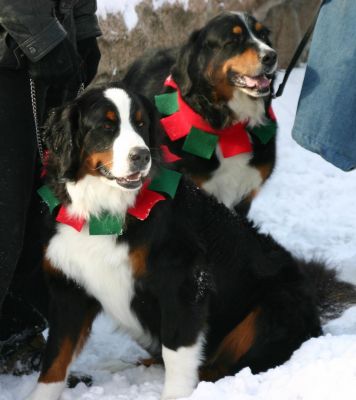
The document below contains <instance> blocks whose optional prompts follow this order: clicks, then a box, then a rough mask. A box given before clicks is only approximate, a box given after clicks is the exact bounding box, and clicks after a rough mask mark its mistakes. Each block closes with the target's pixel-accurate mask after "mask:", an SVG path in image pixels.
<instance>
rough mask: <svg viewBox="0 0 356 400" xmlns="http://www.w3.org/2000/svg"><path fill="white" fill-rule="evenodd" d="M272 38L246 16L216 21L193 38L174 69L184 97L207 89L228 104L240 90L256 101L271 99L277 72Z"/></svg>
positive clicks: (225, 15) (222, 16)
mask: <svg viewBox="0 0 356 400" xmlns="http://www.w3.org/2000/svg"><path fill="white" fill-rule="evenodd" d="M268 34H269V31H268V29H267V28H266V27H264V26H263V25H262V24H261V23H260V22H257V21H256V20H255V19H254V18H253V17H252V16H250V15H248V14H245V13H237V12H224V13H222V14H220V15H218V16H217V17H215V18H213V19H212V20H211V21H210V22H208V24H207V25H206V26H205V27H203V28H202V29H200V30H198V31H196V32H194V33H193V34H192V35H191V36H190V39H189V40H188V42H187V43H186V45H185V46H183V48H182V51H181V52H180V55H179V57H178V62H177V63H176V65H175V67H174V69H173V76H174V78H175V80H176V81H177V83H178V84H179V86H180V88H181V90H182V93H183V95H188V93H189V92H190V90H191V89H192V87H193V86H199V85H200V87H203V86H204V85H205V87H206V88H210V90H211V97H212V99H213V100H215V101H217V102H218V101H225V102H228V101H229V100H231V99H232V97H233V95H234V92H235V91H236V90H238V91H241V92H243V93H245V94H247V95H248V96H250V97H252V98H260V97H264V96H268V95H269V94H270V85H271V79H272V76H273V74H274V72H275V71H276V68H277V54H276V52H275V50H274V49H273V48H272V47H271V43H270V42H269V38H268Z"/></svg>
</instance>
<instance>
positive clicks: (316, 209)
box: [0, 69, 356, 400]
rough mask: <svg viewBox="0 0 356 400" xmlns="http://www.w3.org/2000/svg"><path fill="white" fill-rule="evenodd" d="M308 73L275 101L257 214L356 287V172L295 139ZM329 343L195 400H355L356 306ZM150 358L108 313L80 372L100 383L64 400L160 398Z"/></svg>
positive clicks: (19, 393)
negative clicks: (267, 173)
mask: <svg viewBox="0 0 356 400" xmlns="http://www.w3.org/2000/svg"><path fill="white" fill-rule="evenodd" d="M303 73H304V70H303V69H297V70H295V71H294V72H293V74H292V75H291V78H290V81H289V83H288V85H287V87H286V90H285V94H284V95H283V97H282V98H280V99H278V100H275V102H274V109H275V112H276V114H277V117H278V120H279V124H280V130H279V135H278V162H277V167H276V170H275V172H274V174H273V176H272V178H271V179H270V180H269V181H268V183H267V184H266V185H265V187H264V189H263V190H262V192H261V194H260V196H259V197H258V198H257V200H256V201H255V202H254V204H253V207H252V209H251V213H250V216H251V217H252V218H253V219H254V220H255V221H256V222H257V223H258V224H259V225H260V226H261V228H262V229H263V231H266V232H270V233H272V234H273V236H274V237H275V238H276V239H277V240H278V241H279V242H280V243H282V244H283V245H285V246H286V247H287V248H288V249H290V250H291V251H293V252H294V253H295V254H297V255H299V256H303V257H305V258H307V259H310V258H312V257H319V258H320V257H322V258H323V259H325V260H327V261H328V262H329V263H330V264H331V265H332V266H336V267H337V268H339V269H340V273H341V274H342V276H344V277H345V278H346V279H348V280H350V281H353V282H356V234H355V232H356V212H355V205H354V204H355V203H354V202H355V198H356V172H349V173H344V172H341V171H339V170H337V169H336V168H335V167H333V166H332V165H330V164H328V163H327V162H325V161H323V160H322V159H321V158H320V157H319V156H317V155H315V154H312V153H310V152H307V151H306V150H304V149H302V148H301V147H299V146H298V145H297V144H296V143H294V142H293V140H292V139H291V127H292V124H293V119H294V114H295V109H296V104H297V99H298V96H299V91H300V87H301V82H302V79H303ZM324 331H325V336H322V337H319V338H314V339H311V340H309V341H307V342H306V343H304V344H303V345H302V346H301V348H300V349H298V350H297V351H296V352H295V353H294V355H293V357H292V358H291V359H290V360H289V361H288V362H286V363H285V364H283V365H281V366H279V367H277V368H274V369H271V370H269V371H267V372H265V373H261V374H258V375H252V374H251V371H250V370H249V369H248V368H245V369H244V370H242V371H240V372H239V373H238V374H236V376H233V377H226V378H224V379H222V380H220V381H218V382H217V383H215V384H212V383H206V382H202V383H200V384H199V386H198V387H197V389H196V390H195V392H194V393H193V394H192V395H191V397H189V399H191V400H232V399H234V400H235V399H239V400H269V399H270V400H272V399H273V400H335V399H338V400H355V399H356V307H352V308H350V309H349V310H347V311H346V312H345V313H344V314H343V315H342V316H341V317H340V318H339V319H337V320H334V321H330V322H329V323H328V324H327V325H326V326H325V327H324ZM145 356H147V354H146V353H145V352H144V351H143V350H142V349H141V348H140V347H139V346H138V345H137V344H135V343H134V342H132V341H131V340H130V338H129V337H128V336H126V335H125V334H122V333H120V331H118V330H116V328H115V325H114V324H113V322H112V321H111V320H109V319H108V318H107V317H106V316H100V317H99V318H98V319H97V321H96V323H95V325H94V329H93V333H92V335H91V338H90V339H89V342H88V344H87V346H86V347H85V349H84V350H83V352H82V354H81V356H80V357H79V359H78V360H77V361H76V362H75V364H74V366H73V368H72V369H73V370H76V371H79V372H82V373H89V374H91V375H92V376H93V378H94V383H93V386H92V387H90V388H88V387H86V386H85V385H84V384H83V383H80V384H79V385H77V386H76V387H75V388H74V389H66V390H65V391H64V393H63V395H62V397H61V400H158V399H159V398H160V393H161V390H162V386H163V378H164V371H163V368H162V367H161V366H151V367H149V368H146V367H144V366H137V365H136V362H137V360H139V359H140V358H144V357H145ZM36 378H37V374H32V375H30V376H23V377H13V376H5V375H0V400H23V399H25V398H26V395H27V394H28V393H29V392H30V391H31V389H32V388H33V386H34V385H35V383H36Z"/></svg>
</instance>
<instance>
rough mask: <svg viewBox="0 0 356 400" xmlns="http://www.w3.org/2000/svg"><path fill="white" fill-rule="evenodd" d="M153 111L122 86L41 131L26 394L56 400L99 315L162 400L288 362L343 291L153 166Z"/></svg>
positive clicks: (156, 158)
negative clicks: (43, 313)
mask: <svg viewBox="0 0 356 400" xmlns="http://www.w3.org/2000/svg"><path fill="white" fill-rule="evenodd" d="M160 130H161V128H160V122H159V116H158V114H157V113H156V110H155V108H154V106H153V105H151V103H150V102H149V101H148V100H147V99H145V98H144V97H142V96H141V95H137V94H134V93H132V92H131V91H129V90H127V89H125V88H124V86H122V85H120V84H115V85H113V84H111V85H106V86H98V87H95V88H94V87H93V88H91V89H89V90H87V91H86V92H84V93H83V94H82V95H81V96H80V97H78V98H77V99H76V100H74V101H73V102H72V103H70V104H68V105H66V106H63V107H61V108H59V109H56V110H54V111H53V112H52V113H51V115H50V117H49V120H48V122H47V124H46V126H45V130H44V139H45V142H46V145H47V147H48V152H49V153H48V160H47V172H46V184H45V186H43V187H41V188H40V190H39V193H40V195H41V196H42V198H43V199H44V201H45V202H46V203H47V205H48V224H47V225H48V232H47V234H48V240H47V244H46V246H45V255H44V262H43V268H44V271H45V273H46V275H47V278H48V282H49V286H50V291H51V307H50V310H51V311H50V313H51V316H50V321H49V322H50V328H49V336H48V342H47V348H46V351H45V355H44V359H43V366H42V372H41V374H40V377H39V382H38V385H37V387H36V388H35V390H34V392H33V393H32V394H31V396H30V399H31V400H56V399H58V398H59V397H60V395H61V392H62V390H63V388H64V387H65V382H66V377H67V375H68V370H69V366H70V364H71V362H72V361H73V360H74V359H75V357H76V356H77V355H78V354H79V352H80V351H81V349H82V347H83V346H84V344H85V341H86V339H87V337H88V335H89V333H90V329H91V325H92V323H93V320H94V319H95V317H96V316H97V314H98V313H99V312H100V311H101V310H103V311H105V312H106V313H108V314H109V315H110V316H111V317H112V318H113V319H114V320H116V321H117V324H118V326H119V327H120V328H121V329H122V330H124V331H126V332H128V333H129V334H130V335H131V336H132V337H133V338H134V339H135V340H136V341H137V342H138V343H139V344H140V345H141V346H143V347H144V348H145V349H147V350H148V351H149V352H150V353H151V354H152V356H153V357H156V358H157V359H159V358H161V359H162V360H163V362H164V366H165V382H164V389H163V395H162V398H163V399H165V400H166V399H176V398H179V397H185V396H189V395H190V394H191V392H192V391H193V389H194V388H195V386H196V385H197V382H198V380H199V379H203V380H211V381H215V380H217V379H219V378H221V377H223V376H225V375H227V374H234V373H236V372H237V371H239V370H240V369H241V368H244V367H249V368H251V370H252V371H253V372H254V373H257V372H259V371H264V370H266V369H268V368H271V367H274V366H276V365H278V364H281V363H283V362H284V361H286V360H287V359H288V358H289V357H290V356H291V354H292V353H293V351H294V350H296V349H297V348H298V347H299V346H300V345H301V344H302V343H303V341H305V340H307V339H309V338H310V337H314V336H317V335H320V334H321V327H320V318H321V315H324V314H325V313H326V312H328V311H330V309H331V311H335V309H338V308H339V307H338V306H341V303H342V305H343V306H344V305H345V303H347V302H348V301H352V300H353V301H354V300H355V290H354V287H353V286H351V285H349V284H347V283H342V282H339V281H338V280H337V279H336V278H335V273H334V272H332V271H328V270H326V269H325V268H324V267H323V266H322V265H321V264H318V263H309V264H307V263H304V262H302V261H299V260H296V259H295V258H294V257H293V256H292V255H291V254H290V253H289V252H288V251H287V250H285V249H284V248H283V247H281V246H280V245H278V244H277V243H276V242H275V241H274V240H273V239H272V238H271V237H270V236H266V235H263V234H261V233H259V232H258V230H257V229H256V228H254V227H253V226H252V225H251V224H250V223H249V222H247V221H246V220H245V219H244V218H243V217H239V216H238V215H237V214H236V213H235V212H233V211H231V210H229V209H228V208H227V207H225V206H224V205H223V204H221V203H219V202H218V201H217V200H216V199H215V198H214V197H213V196H210V195H208V194H207V193H206V192H204V191H203V190H201V189H200V188H199V187H197V186H196V185H195V184H194V183H193V182H191V181H190V180H188V179H187V178H186V177H184V176H181V175H180V174H179V173H177V172H176V171H172V170H170V169H169V168H167V165H166V164H164V163H162V162H160V143H159V142H158V138H159V137H160V134H158V133H157V132H160Z"/></svg>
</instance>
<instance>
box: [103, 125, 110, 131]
mask: <svg viewBox="0 0 356 400" xmlns="http://www.w3.org/2000/svg"><path fill="white" fill-rule="evenodd" d="M103 128H104V129H105V130H111V129H112V125H110V124H104V125H103Z"/></svg>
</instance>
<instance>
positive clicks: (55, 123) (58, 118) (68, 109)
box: [42, 103, 79, 181]
mask: <svg viewBox="0 0 356 400" xmlns="http://www.w3.org/2000/svg"><path fill="white" fill-rule="evenodd" d="M78 129H79V111H78V107H77V105H76V104H75V103H71V104H68V105H65V106H62V107H58V108H55V109H52V110H51V111H50V112H49V116H48V118H47V121H46V122H45V124H44V126H43V130H42V139H43V142H44V144H45V146H46V148H47V150H48V171H49V172H50V174H51V175H52V176H53V175H54V177H55V179H58V180H61V181H67V180H74V179H75V173H76V171H77V169H78V166H79V155H78V149H77V144H76V142H77V138H76V135H78V133H79V132H78Z"/></svg>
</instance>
